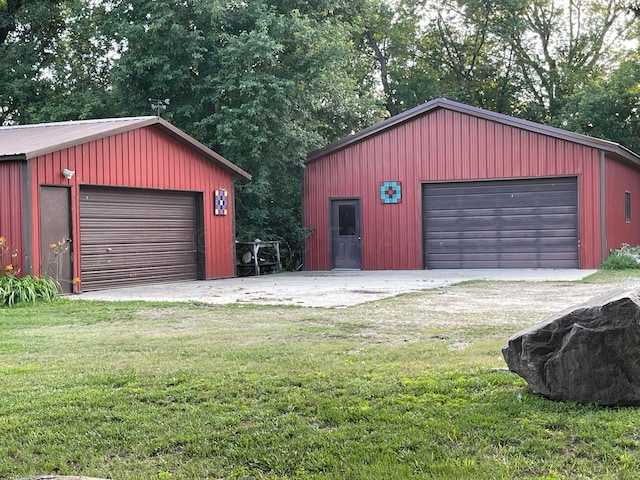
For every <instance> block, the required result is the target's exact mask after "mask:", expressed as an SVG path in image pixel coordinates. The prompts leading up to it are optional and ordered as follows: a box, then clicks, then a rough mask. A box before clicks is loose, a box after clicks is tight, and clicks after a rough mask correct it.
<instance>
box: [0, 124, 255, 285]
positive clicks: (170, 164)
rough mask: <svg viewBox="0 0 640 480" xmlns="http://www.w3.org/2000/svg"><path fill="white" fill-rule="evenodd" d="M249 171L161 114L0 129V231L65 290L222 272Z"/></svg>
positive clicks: (20, 263) (227, 267)
mask: <svg viewBox="0 0 640 480" xmlns="http://www.w3.org/2000/svg"><path fill="white" fill-rule="evenodd" d="M250 178H251V177H250V175H249V174H248V173H246V172H244V171H243V170H242V169H240V168H239V167H237V166H236V165H234V164H232V163H231V162H229V161H228V160H226V159H225V158H223V157H221V156H220V155H218V154H217V153H215V152H214V151H212V150H211V149H209V148H207V147H206V146H204V145H202V144H201V143H199V142H198V141H196V140H195V139H193V138H192V137H190V136H189V135H187V134H185V133H184V132H182V131H181V130H179V129H177V128H176V127H174V126H172V125H171V124H169V123H168V122H166V121H164V120H162V119H161V118H159V117H138V118H122V119H106V120H90V121H78V122H59V123H49V124H39V125H27V126H10V127H0V236H3V237H5V238H6V242H7V244H8V245H9V248H10V252H9V253H17V256H16V257H15V258H13V260H12V261H13V263H14V265H15V266H16V268H19V269H20V270H21V271H22V273H36V274H42V273H49V274H50V275H52V276H54V277H56V278H58V280H59V281H60V284H61V287H62V289H63V290H64V291H67V292H70V291H76V292H79V291H87V290H96V289H102V288H109V287H114V286H127V285H138V284H143V283H153V282H162V281H177V280H185V279H205V278H221V277H231V276H233V275H234V274H235V261H234V255H235V253H234V248H235V231H234V215H233V210H232V208H231V207H232V206H233V200H232V198H233V197H232V194H233V187H234V181H235V180H236V179H245V180H248V179H250ZM7 255H8V253H7ZM5 256H6V255H5ZM5 261H6V259H5ZM3 268H4V266H3Z"/></svg>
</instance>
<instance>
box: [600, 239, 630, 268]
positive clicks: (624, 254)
mask: <svg viewBox="0 0 640 480" xmlns="http://www.w3.org/2000/svg"><path fill="white" fill-rule="evenodd" d="M600 268H602V269H603V270H630V269H638V268H640V246H636V247H632V246H630V245H627V244H626V243H624V244H622V246H621V247H620V249H618V250H612V251H611V253H610V254H609V256H608V257H607V258H606V260H605V261H604V262H602V265H601V266H600Z"/></svg>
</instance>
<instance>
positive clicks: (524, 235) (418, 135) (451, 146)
mask: <svg viewBox="0 0 640 480" xmlns="http://www.w3.org/2000/svg"><path fill="white" fill-rule="evenodd" d="M306 167H307V168H306V171H305V177H304V189H305V193H304V222H305V225H306V226H307V227H308V228H310V229H311V230H312V231H313V233H312V234H311V235H310V236H309V238H308V240H307V243H306V249H305V250H306V252H305V268H306V269H308V270H328V269H339V268H355V269H365V270H403V269H407V270H412V269H422V268H428V269H432V268H597V267H598V266H599V265H600V264H601V262H602V260H603V259H604V258H606V255H607V254H608V252H609V251H610V249H614V248H619V247H620V245H621V244H622V243H628V244H631V245H637V244H639V243H640V229H639V228H638V221H639V220H640V218H639V216H640V157H638V155H636V154H635V153H633V152H631V151H629V150H628V149H626V148H624V147H622V146H620V145H618V144H616V143H612V142H608V141H604V140H599V139H595V138H591V137H587V136H584V135H578V134H575V133H571V132H567V131H564V130H561V129H557V128H551V127H547V126H544V125H540V124H537V123H532V122H528V121H524V120H520V119H517V118H513V117H509V116H506V115H502V114H497V113H494V112H490V111H486V110H482V109H478V108H475V107H470V106H468V105H464V104H460V103H456V102H452V101H449V100H445V99H436V100H433V101H431V102H428V103H426V104H423V105H421V106H418V107H416V108H414V109H412V110H409V111H407V112H405V113H403V114H401V115H398V116H395V117H392V118H389V119H388V120H386V121H384V122H382V123H379V124H377V125H374V126H372V127H369V128H367V129H365V130H362V131H360V132H358V133H356V134H354V135H351V136H349V137H346V138H344V139H342V140H339V141H337V142H335V143H333V144H331V145H329V146H327V147H325V148H323V149H321V150H317V151H315V152H312V153H310V154H309V156H308V159H307V165H306Z"/></svg>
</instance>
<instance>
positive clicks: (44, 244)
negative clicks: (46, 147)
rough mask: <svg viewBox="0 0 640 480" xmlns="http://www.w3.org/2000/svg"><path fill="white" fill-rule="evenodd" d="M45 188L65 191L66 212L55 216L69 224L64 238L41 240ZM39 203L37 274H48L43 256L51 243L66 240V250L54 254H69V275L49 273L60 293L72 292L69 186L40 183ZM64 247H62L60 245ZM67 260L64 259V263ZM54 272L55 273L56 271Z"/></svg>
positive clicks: (49, 248)
mask: <svg viewBox="0 0 640 480" xmlns="http://www.w3.org/2000/svg"><path fill="white" fill-rule="evenodd" d="M46 189H49V190H51V189H57V190H58V191H65V192H66V204H67V208H66V212H60V214H59V215H58V216H57V218H64V217H66V218H67V222H68V225H69V231H68V232H67V233H68V235H67V236H66V238H57V239H48V240H45V241H43V232H44V228H43V224H42V217H43V211H42V205H43V204H44V202H43V191H44V190H46ZM38 193H39V205H38V227H39V239H38V242H39V244H40V266H39V268H38V274H39V275H47V274H49V272H48V270H49V267H50V266H45V263H44V262H45V256H46V255H47V254H48V253H49V252H50V250H51V245H53V244H54V243H57V244H58V245H59V242H61V241H66V242H67V247H66V250H63V251H62V252H61V253H57V254H56V255H61V254H62V255H68V256H69V262H68V268H69V270H68V272H69V276H68V278H59V277H58V275H57V274H56V275H49V276H51V277H52V278H54V279H55V280H56V281H57V282H58V286H59V290H60V293H73V274H74V271H73V254H74V249H73V215H72V212H71V209H72V206H71V187H68V186H65V185H46V184H43V185H40V188H39V192H38ZM61 248H64V247H61ZM66 263H67V262H66V261H65V264H66ZM45 267H46V270H47V271H42V269H43V268H45ZM66 267H67V265H64V266H63V267H62V268H61V269H59V270H58V272H64V271H65V270H66ZM58 272H56V273H58Z"/></svg>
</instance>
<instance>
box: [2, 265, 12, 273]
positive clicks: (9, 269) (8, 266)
mask: <svg viewBox="0 0 640 480" xmlns="http://www.w3.org/2000/svg"><path fill="white" fill-rule="evenodd" d="M4 269H5V270H6V271H7V272H12V271H13V265H7V266H6V267H4Z"/></svg>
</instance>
